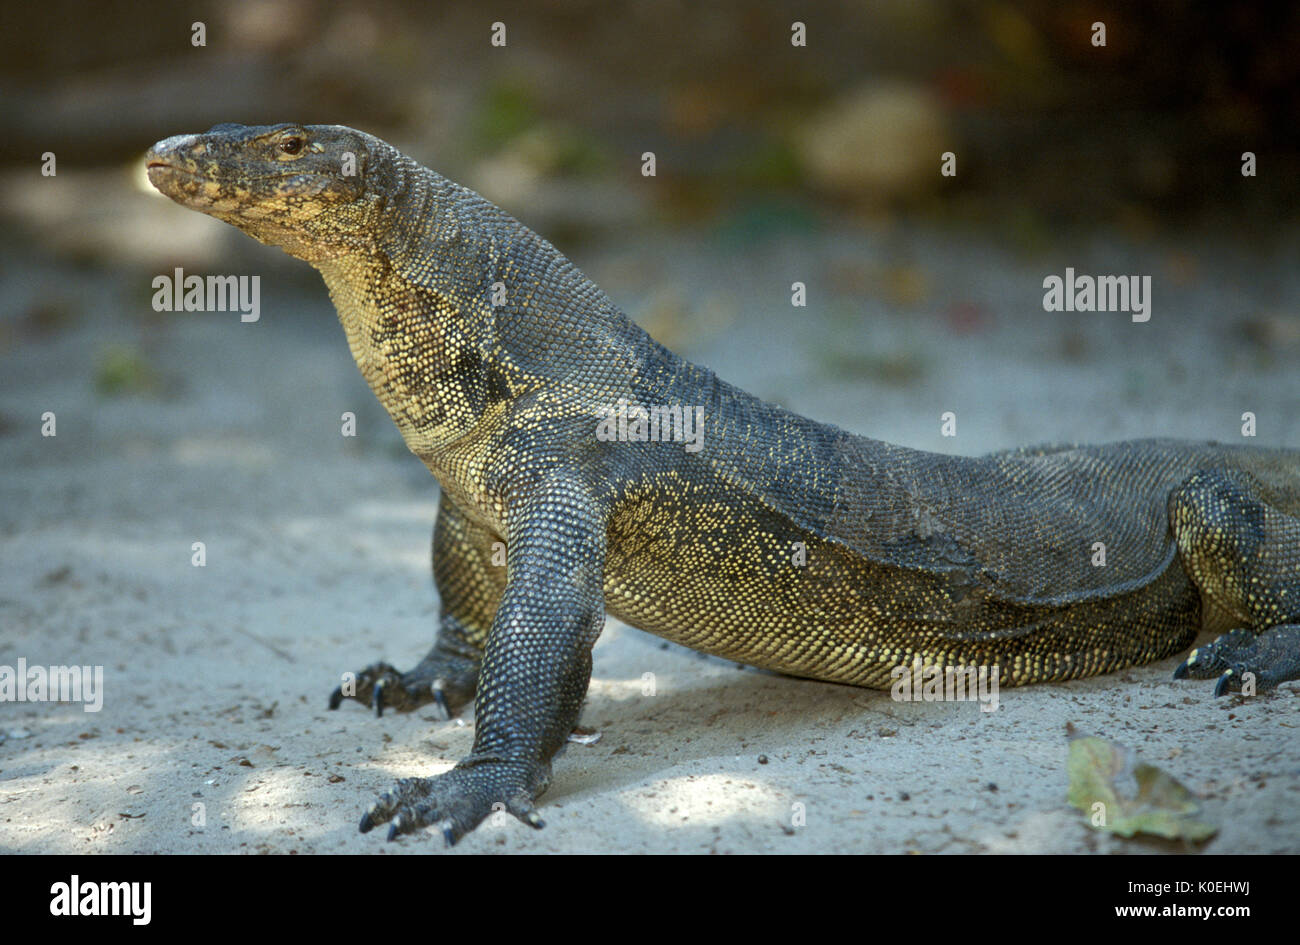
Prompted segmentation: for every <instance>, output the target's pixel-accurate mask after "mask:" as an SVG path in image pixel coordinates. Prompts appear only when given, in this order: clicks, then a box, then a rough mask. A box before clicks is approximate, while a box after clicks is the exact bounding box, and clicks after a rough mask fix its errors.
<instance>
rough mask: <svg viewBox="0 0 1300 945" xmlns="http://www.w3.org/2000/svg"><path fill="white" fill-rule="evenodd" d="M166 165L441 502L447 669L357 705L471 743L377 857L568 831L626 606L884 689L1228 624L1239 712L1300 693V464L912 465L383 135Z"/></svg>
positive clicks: (1071, 457) (188, 157) (209, 150)
mask: <svg viewBox="0 0 1300 945" xmlns="http://www.w3.org/2000/svg"><path fill="white" fill-rule="evenodd" d="M146 164H147V172H148V176H149V179H150V181H151V182H152V183H153V185H154V186H155V187H156V188H157V189H158V190H160V191H161V192H162V193H164V194H166V195H167V196H168V197H170V198H172V199H173V200H175V201H176V202H178V203H180V204H182V205H183V206H186V207H189V208H191V209H194V210H198V211H201V212H203V213H206V214H210V215H211V216H214V217H217V218H218V219H221V220H224V221H226V222H228V223H231V224H233V225H235V226H236V227H238V228H239V229H241V230H243V231H244V232H245V233H247V234H248V235H250V236H252V237H254V238H255V239H257V240H260V241H261V242H263V243H269V244H272V245H276V246H279V247H281V248H282V249H284V250H285V251H286V252H288V253H290V254H291V255H293V256H296V257H298V258H301V259H304V260H306V261H307V262H309V263H311V264H312V265H313V266H315V267H316V268H317V269H318V270H319V271H320V273H321V275H322V276H323V277H324V280H325V284H326V286H327V287H328V289H329V293H330V296H331V298H332V299H333V302H334V305H335V307H336V308H337V310H338V315H339V319H340V321H341V322H342V325H343V329H344V331H345V333H346V335H347V340H348V344H349V346H350V348H351V351H352V355H353V357H354V358H355V360H356V363H357V366H358V367H359V368H360V370H361V373H362V375H364V377H365V379H366V380H367V381H368V382H369V385H370V387H371V388H372V390H373V391H374V393H375V394H376V396H377V397H378V398H379V400H380V401H381V402H382V404H383V405H384V407H385V408H387V410H388V413H389V414H390V415H391V417H392V419H393V421H394V422H395V423H396V424H397V427H398V429H399V430H400V431H401V434H402V436H403V438H404V439H405V442H406V444H407V446H408V447H409V448H410V450H411V452H413V453H414V454H415V455H416V456H418V457H419V458H420V459H421V460H422V461H423V462H424V464H425V465H426V466H427V467H428V469H429V470H430V471H431V472H432V473H433V475H434V476H435V477H436V478H437V480H438V482H439V484H440V485H441V493H440V504H439V509H438V515H437V520H436V522H435V526H434V534H433V574H434V580H435V583H436V585H437V590H438V593H439V595H440V598H441V613H440V626H439V630H438V633H437V636H436V642H435V643H434V646H433V649H432V650H431V651H430V652H429V654H428V655H427V656H426V657H425V658H424V659H423V660H422V661H421V662H420V663H419V664H418V665H417V666H416V667H415V668H414V669H412V670H410V671H409V672H404V673H403V672H399V671H397V670H395V669H394V668H393V667H392V666H390V665H388V664H386V663H376V664H374V665H371V666H369V667H367V668H366V669H364V670H362V671H361V672H359V673H358V674H357V676H356V681H355V689H354V690H353V689H349V690H347V691H345V690H344V689H343V687H340V688H339V689H337V690H336V691H335V692H334V694H333V696H332V697H331V699H330V708H336V707H338V706H339V705H340V703H341V702H342V701H343V700H344V698H354V699H357V700H360V701H362V702H364V703H369V704H370V705H371V706H372V707H373V708H374V709H375V710H376V711H377V712H379V713H382V711H383V709H384V708H385V707H391V708H393V709H395V710H398V711H410V710H412V709H414V708H417V707H419V706H422V705H426V704H430V703H432V704H433V705H434V708H435V710H436V711H438V712H439V713H440V714H441V715H442V716H443V717H450V715H451V714H453V713H458V712H459V711H460V710H461V709H462V708H464V707H466V706H467V705H468V704H469V703H470V702H471V701H472V702H473V703H474V711H475V732H474V742H473V747H472V749H471V753H470V755H469V757H467V758H465V759H464V760H463V761H461V762H459V763H458V764H457V765H456V766H455V767H454V768H452V769H451V770H449V771H447V772H445V773H442V774H439V775H437V776H435V777H432V778H407V779H403V780H400V781H398V782H397V784H396V786H395V787H394V788H393V789H392V790H390V791H389V792H387V793H385V794H383V795H382V796H381V797H380V798H379V800H378V801H377V802H376V803H375V804H374V805H373V806H372V807H371V808H370V809H369V811H368V812H367V813H366V814H365V816H364V817H363V818H362V821H361V830H362V831H363V832H365V831H368V830H370V829H371V828H373V827H374V826H376V825H379V824H383V823H390V829H389V838H390V839H393V838H395V837H398V836H400V835H402V834H405V833H409V832H411V831H414V830H417V829H420V828H422V827H426V826H433V827H436V828H437V829H439V830H441V832H442V834H443V836H444V838H445V839H446V841H447V842H448V843H454V842H456V840H458V839H459V838H460V837H461V836H463V835H464V834H465V833H467V832H468V831H470V830H472V829H473V828H474V827H475V826H476V825H477V824H479V823H480V822H481V821H482V820H483V819H484V817H485V816H487V815H488V814H489V813H490V812H492V811H493V810H494V809H505V810H508V811H509V812H510V813H512V814H513V815H515V816H516V817H518V818H519V819H520V820H522V821H524V822H525V823H528V824H530V825H532V826H534V827H541V826H542V819H541V817H540V816H539V814H538V813H537V810H536V807H535V802H536V800H537V798H538V797H539V796H540V795H541V793H542V792H543V791H544V790H545V788H546V786H547V784H548V783H549V781H550V777H551V761H552V758H553V757H554V756H555V754H556V753H557V751H559V749H560V748H561V747H562V746H563V745H564V743H565V741H566V738H567V737H568V735H569V734H570V732H571V731H572V730H573V728H574V726H575V724H576V723H577V721H578V716H579V712H580V710H581V707H582V704H583V700H584V698H585V694H586V691H587V687H588V683H589V681H590V676H591V648H592V645H593V644H594V643H595V641H596V638H597V636H598V635H599V633H600V632H601V628H602V626H603V624H604V621H605V617H606V615H612V616H614V617H616V618H618V619H620V620H622V621H625V622H626V623H628V624H630V625H632V626H635V627H639V628H641V629H643V630H647V631H649V632H651V633H655V634H658V635H660V636H663V637H666V638H668V639H670V640H675V641H677V642H679V643H682V644H685V645H686V646H689V647H694V648H696V649H698V650H701V651H704V652H707V653H712V654H717V655H719V656H722V657H725V658H727V659H729V660H735V661H738V662H742V663H746V664H751V665H754V666H758V667H764V668H768V669H771V670H775V671H779V672H781V673H787V674H792V675H796V676H803V677H809V678H813V679H820V680H831V681H834V682H839V683H849V684H853V685H857V686H868V687H875V688H888V687H889V686H890V683H891V680H892V679H893V678H896V677H895V676H894V675H893V674H894V673H895V671H896V669H897V668H898V667H905V666H909V665H911V664H913V663H915V662H920V663H922V664H925V665H932V666H950V665H956V666H971V665H978V666H985V667H988V666H996V667H998V669H999V672H1000V681H1001V683H1002V684H1005V685H1019V684H1023V683H1033V682H1048V681H1053V680H1066V679H1073V678H1077V677H1081V676H1089V675H1093V674H1098V673H1104V672H1109V671H1112V670H1116V669H1119V668H1121V667H1126V666H1133V665H1137V664H1142V663H1149V662H1152V661H1154V660H1159V659H1162V658H1165V657H1168V656H1171V655H1173V654H1175V653H1178V652H1180V651H1182V650H1184V649H1186V648H1187V647H1189V646H1191V644H1192V643H1193V642H1194V640H1195V638H1196V636H1197V634H1198V632H1199V631H1200V630H1202V629H1209V630H1212V631H1216V632H1218V631H1226V632H1223V633H1222V635H1221V636H1219V637H1218V639H1216V640H1215V641H1214V642H1213V643H1210V644H1208V645H1205V646H1202V647H1200V648H1198V649H1195V650H1193V651H1192V652H1191V653H1190V654H1189V656H1188V657H1187V659H1186V660H1185V661H1184V662H1183V663H1182V664H1181V665H1180V666H1179V667H1178V669H1177V670H1176V672H1175V675H1176V676H1178V677H1186V676H1190V677H1195V678H1211V677H1215V676H1217V677H1218V683H1217V686H1216V693H1222V692H1224V691H1228V690H1230V689H1231V690H1237V689H1240V688H1241V687H1242V686H1243V685H1245V686H1247V687H1250V686H1255V687H1257V688H1258V689H1261V690H1262V689H1267V688H1269V687H1273V686H1276V685H1277V684H1278V683H1280V682H1282V681H1284V680H1294V679H1297V678H1300V451H1297V450H1281V449H1264V448H1257V447H1249V446H1242V445H1238V446H1228V445H1218V444H1214V443H1184V442H1177V441H1172V440H1159V439H1153V440H1140V441H1133V442H1123V443H1115V444H1110V445H1098V446H1048V447H1038V448H1032V449H1021V450H1015V451H1009V452H999V453H994V454H991V455H987V456H982V457H966V456H950V455H940V454H935V453H928V452H922V451H918V450H913V449H906V448H903V447H899V446H894V445H891V444H888V443H884V442H880V441H878V440H873V439H869V438H866V437H862V436H856V435H853V434H850V433H847V432H845V431H843V430H841V429H839V428H837V427H834V426H830V425H827V424H822V423H817V422H815V421H813V420H810V419H807V418H805V417H802V416H800V415H798V414H796V413H793V412H791V411H789V410H786V409H783V408H782V407H780V406H776V405H774V404H770V403H765V402H763V401H761V400H759V399H758V398H756V397H754V396H752V395H750V394H748V393H746V392H744V391H742V390H740V389H738V388H736V387H733V386H732V385H730V384H728V383H726V382H725V381H722V380H720V379H719V378H718V377H717V376H715V375H714V374H713V373H712V372H711V371H709V370H707V369H705V368H703V367H700V366H697V365H695V364H692V363H690V362H689V361H687V360H685V359H683V358H681V357H678V356H677V355H676V354H674V353H672V352H671V351H669V350H668V349H667V348H665V347H664V346H662V345H660V344H658V343H657V342H655V341H654V340H653V339H652V338H651V337H650V336H649V335H648V334H647V333H646V332H644V331H643V330H642V329H640V328H639V327H638V326H637V325H635V324H634V323H633V322H632V321H631V320H630V319H629V318H628V317H627V316H625V315H624V314H623V313H622V312H621V311H620V310H619V309H618V308H616V307H615V305H614V304H613V303H612V302H611V301H610V300H609V298H607V297H606V295H605V294H604V293H603V292H602V291H601V290H600V289H599V288H598V287H597V286H596V285H595V284H593V283H592V282H591V281H590V280H589V279H587V278H586V277H585V276H584V275H583V274H582V273H581V272H580V271H579V270H578V269H577V268H576V267H574V265H573V264H572V263H570V262H569V260H568V259H566V258H565V257H564V256H563V255H561V254H560V253H559V252H558V251H557V250H556V249H555V248H554V247H553V246H552V245H551V244H550V243H548V242H547V241H546V240H545V239H543V238H542V237H540V236H538V235H537V234H536V233H534V232H533V231H532V230H530V229H528V228H527V227H525V226H524V225H522V224H521V223H519V222H518V221H516V220H515V219H514V218H513V217H511V216H509V215H508V214H507V213H505V212H504V211H503V210H501V209H500V208H499V207H497V206H495V205H494V204H492V203H490V202H489V201H487V200H486V199H484V198H483V197H481V196H479V195H478V194H476V193H474V192H473V191H471V190H469V189H467V188H465V187H461V186H459V185H457V184H455V183H453V182H451V181H449V180H447V179H446V178H444V177H442V176H441V175H439V174H437V173H435V172H433V171H431V170H429V169H427V168H425V167H423V166H421V165H420V164H418V163H416V162H415V161H413V160H412V159H410V158H409V157H406V156H405V155H403V154H401V153H400V152H398V151H397V150H396V149H395V148H393V147H392V146H390V145H388V144H387V143H385V142H383V141H381V140H379V139H378V138H375V137H373V136H371V135H368V134H365V133H363V132H360V131H356V130H353V129H351V128H347V127H343V126H332V125H297V124H280V125H273V126H260V127H248V126H243V125H236V124H222V125H217V126H216V127H214V128H212V129H211V130H210V131H208V132H207V133H206V134H195V135H179V136H175V137H171V138H167V139H166V140H164V141H160V142H158V143H157V144H156V145H155V146H154V147H153V148H152V150H151V151H150V152H149V153H148V156H147V158H146ZM642 411H644V413H643V412H642ZM611 418H613V419H611ZM697 419H698V423H699V426H698V428H697V429H693V430H691V431H689V432H690V433H691V436H692V438H693V440H694V443H693V444H692V443H691V442H682V441H683V440H684V437H683V435H682V434H683V432H684V427H685V425H687V424H689V423H691V421H693V420H697ZM647 420H649V421H653V425H652V424H651V423H649V422H647ZM620 424H621V425H620ZM652 426H653V427H658V429H657V430H656V429H653V428H652ZM665 430H667V431H668V433H669V434H670V435H665ZM602 433H603V435H602ZM650 434H656V435H654V436H651V435H650ZM692 445H694V447H695V448H690V447H691V446H692ZM497 543H504V545H505V548H506V562H505V567H504V568H502V567H500V566H496V565H494V564H493V561H492V554H493V547H494V544H497ZM1098 543H1100V545H1101V546H1104V548H1105V549H1106V556H1105V561H1106V563H1105V565H1104V566H1098V564H1097V556H1096V549H1097V548H1098V547H1099V545H1098ZM498 547H499V545H498Z"/></svg>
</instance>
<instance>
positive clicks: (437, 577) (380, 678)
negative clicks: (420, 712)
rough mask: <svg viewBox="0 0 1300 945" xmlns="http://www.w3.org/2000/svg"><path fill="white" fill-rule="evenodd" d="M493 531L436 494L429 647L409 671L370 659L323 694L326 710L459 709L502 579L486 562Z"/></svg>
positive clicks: (443, 713)
mask: <svg viewBox="0 0 1300 945" xmlns="http://www.w3.org/2000/svg"><path fill="white" fill-rule="evenodd" d="M496 541H498V538H497V536H496V535H494V534H493V533H492V532H490V531H488V530H487V529H485V528H483V527H482V526H480V525H476V524H475V523H474V522H472V521H470V519H469V518H468V517H466V516H465V514H464V513H462V512H461V510H460V509H458V508H457V507H456V505H455V504H454V503H453V502H452V501H451V500H450V499H448V498H447V494H446V493H445V492H444V493H443V495H442V499H441V501H440V502H439V504H438V517H437V519H435V520H434V523H433V583H434V586H435V587H437V589H438V597H439V600H440V601H441V614H440V617H439V627H438V634H437V637H436V639H435V640H434V644H433V649H431V650H430V651H429V653H428V655H426V656H425V657H424V659H422V660H421V661H420V662H419V664H418V665H417V666H416V667H415V668H414V669H412V670H410V671H409V672H405V673H403V672H399V671H398V670H396V669H394V668H393V667H392V666H391V665H389V664H388V663H373V664H371V665H370V666H367V667H366V668H365V669H363V670H361V671H360V672H359V673H357V674H356V679H355V682H354V683H353V684H352V685H350V686H349V687H348V689H347V690H346V691H345V690H344V688H343V687H342V686H340V687H338V688H337V689H335V690H334V692H333V693H332V694H331V695H330V708H331V709H337V708H338V707H339V706H340V705H341V704H342V702H343V700H344V699H355V700H357V701H358V702H360V703H362V704H363V705H369V706H371V707H373V708H374V710H375V714H376V715H382V714H383V712H384V709H385V708H391V709H395V710H396V711H398V712H411V711H413V710H415V709H418V708H419V707H420V706H422V705H426V704H428V703H430V702H432V703H434V705H435V707H436V708H437V711H438V715H439V717H441V718H444V719H449V718H452V717H454V716H456V715H459V714H460V712H461V710H462V709H464V708H465V706H467V705H469V703H470V702H471V701H472V700H473V698H474V691H475V689H476V687H477V685H478V675H479V662H480V660H481V659H482V657H483V646H484V644H485V643H486V642H487V636H488V629H489V628H490V627H491V626H492V618H493V617H494V616H495V615H496V611H497V604H498V603H499V602H500V600H501V594H502V592H503V591H504V589H505V584H506V569H505V567H504V566H502V565H500V564H494V563H493V558H494V549H493V547H492V546H493V543H494V542H496Z"/></svg>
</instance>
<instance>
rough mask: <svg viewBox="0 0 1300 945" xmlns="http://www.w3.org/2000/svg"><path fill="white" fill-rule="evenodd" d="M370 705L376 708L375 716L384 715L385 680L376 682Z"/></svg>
mask: <svg viewBox="0 0 1300 945" xmlns="http://www.w3.org/2000/svg"><path fill="white" fill-rule="evenodd" d="M370 705H371V706H372V707H373V708H374V710H375V718H383V717H384V683H383V680H380V681H379V682H377V683H375V689H374V692H372V693H371V695H370Z"/></svg>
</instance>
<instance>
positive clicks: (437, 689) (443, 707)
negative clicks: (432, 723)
mask: <svg viewBox="0 0 1300 945" xmlns="http://www.w3.org/2000/svg"><path fill="white" fill-rule="evenodd" d="M433 702H434V706H435V707H436V708H437V710H438V718H439V720H440V721H443V722H445V721H447V720H448V719H450V718H451V707H450V706H449V705H447V697H446V696H444V695H443V694H442V687H441V686H434V687H433Z"/></svg>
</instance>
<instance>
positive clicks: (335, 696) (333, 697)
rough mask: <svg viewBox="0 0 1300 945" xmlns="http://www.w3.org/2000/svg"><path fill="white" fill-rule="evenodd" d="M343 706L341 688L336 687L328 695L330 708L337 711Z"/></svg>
mask: <svg viewBox="0 0 1300 945" xmlns="http://www.w3.org/2000/svg"><path fill="white" fill-rule="evenodd" d="M342 704H343V687H342V686H338V687H336V688H335V690H334V691H333V692H331V693H330V708H331V709H337V708H338V707H339V706H341V705H342Z"/></svg>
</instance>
